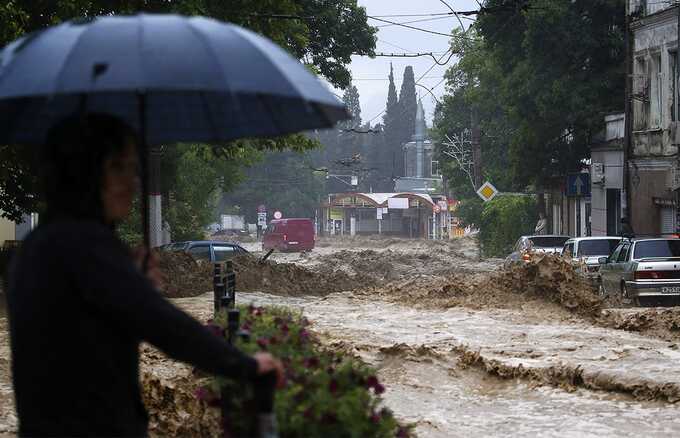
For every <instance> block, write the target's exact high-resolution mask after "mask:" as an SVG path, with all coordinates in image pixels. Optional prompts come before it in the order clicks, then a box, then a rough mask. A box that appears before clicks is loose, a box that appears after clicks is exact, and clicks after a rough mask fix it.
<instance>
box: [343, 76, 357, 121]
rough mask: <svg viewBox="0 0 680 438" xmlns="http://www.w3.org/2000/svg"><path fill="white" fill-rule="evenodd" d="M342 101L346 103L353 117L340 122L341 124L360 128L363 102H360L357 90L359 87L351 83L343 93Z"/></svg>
mask: <svg viewBox="0 0 680 438" xmlns="http://www.w3.org/2000/svg"><path fill="white" fill-rule="evenodd" d="M342 101H343V102H344V103H345V106H346V107H347V110H348V111H349V113H350V114H351V115H352V118H351V119H350V120H345V121H343V122H340V126H342V127H343V128H345V129H351V128H354V129H356V128H359V127H360V126H361V103H360V102H359V90H357V87H355V86H354V85H352V84H351V83H350V85H349V87H347V88H346V89H345V93H344V94H343V95H342Z"/></svg>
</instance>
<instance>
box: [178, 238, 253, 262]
mask: <svg viewBox="0 0 680 438" xmlns="http://www.w3.org/2000/svg"><path fill="white" fill-rule="evenodd" d="M167 251H184V252H186V253H187V254H190V255H191V256H192V257H194V258H195V259H196V260H209V261H211V262H223V261H225V260H229V259H230V258H232V257H235V256H237V255H244V254H248V251H246V250H245V248H243V247H242V246H241V245H239V244H237V243H230V242H221V241H219V240H192V241H188V242H176V243H171V244H170V246H169V247H168V248H167Z"/></svg>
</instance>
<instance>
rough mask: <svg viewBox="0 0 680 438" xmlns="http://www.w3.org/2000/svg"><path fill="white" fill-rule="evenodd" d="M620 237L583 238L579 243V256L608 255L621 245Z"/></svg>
mask: <svg viewBox="0 0 680 438" xmlns="http://www.w3.org/2000/svg"><path fill="white" fill-rule="evenodd" d="M620 241H621V240H619V239H598V240H583V241H581V242H580V243H579V244H578V254H577V256H578V257H595V256H608V255H610V254H611V253H612V252H613V251H614V249H616V247H617V246H618V245H619V242H620Z"/></svg>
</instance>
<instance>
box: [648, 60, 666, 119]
mask: <svg viewBox="0 0 680 438" xmlns="http://www.w3.org/2000/svg"><path fill="white" fill-rule="evenodd" d="M650 72H651V78H650V79H651V84H650V93H649V105H650V106H649V127H650V128H659V127H660V126H661V121H662V120H663V107H662V105H661V102H662V100H661V94H662V91H663V86H662V84H663V73H662V72H661V55H660V54H656V55H653V56H652V65H651V69H650Z"/></svg>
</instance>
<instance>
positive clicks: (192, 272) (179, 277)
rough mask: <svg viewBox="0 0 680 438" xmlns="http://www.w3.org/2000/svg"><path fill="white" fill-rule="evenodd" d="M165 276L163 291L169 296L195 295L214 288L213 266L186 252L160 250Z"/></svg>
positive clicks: (161, 267)
mask: <svg viewBox="0 0 680 438" xmlns="http://www.w3.org/2000/svg"><path fill="white" fill-rule="evenodd" d="M157 254H158V256H159V262H160V269H161V272H162V273H163V276H164V277H165V282H164V283H165V284H164V288H163V290H162V291H161V293H162V294H163V295H164V296H166V297H168V298H181V297H195V296H198V295H201V294H204V293H206V292H207V291H209V290H211V289H212V269H213V268H212V266H211V264H210V263H208V262H204V261H197V260H195V259H194V258H193V257H191V256H190V255H189V254H187V253H184V252H174V251H173V252H170V251H159V252H158V253H157Z"/></svg>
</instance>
